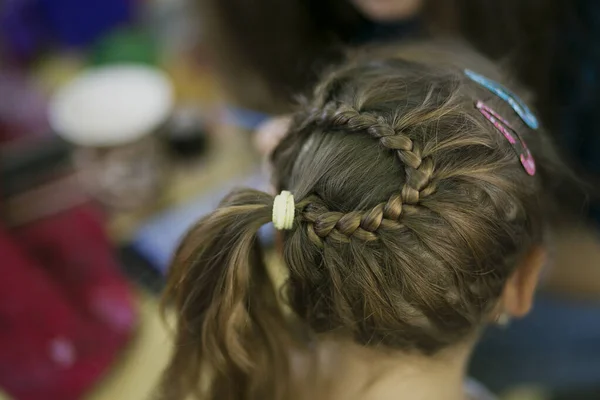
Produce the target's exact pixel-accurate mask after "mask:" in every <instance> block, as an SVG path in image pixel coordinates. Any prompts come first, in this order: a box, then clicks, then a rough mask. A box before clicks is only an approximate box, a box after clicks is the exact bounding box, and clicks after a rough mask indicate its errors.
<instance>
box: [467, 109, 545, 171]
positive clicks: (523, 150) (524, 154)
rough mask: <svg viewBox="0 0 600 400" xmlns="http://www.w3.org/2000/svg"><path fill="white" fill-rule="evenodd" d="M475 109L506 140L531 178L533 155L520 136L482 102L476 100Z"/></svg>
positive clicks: (533, 164)
mask: <svg viewBox="0 0 600 400" xmlns="http://www.w3.org/2000/svg"><path fill="white" fill-rule="evenodd" d="M475 107H476V108H477V109H478V110H479V112H481V114H483V116H484V117H485V118H486V119H487V120H488V121H490V122H491V123H492V124H493V125H494V126H495V127H496V129H498V131H500V133H502V135H503V136H504V137H505V138H506V140H508V142H509V143H510V144H511V146H512V148H513V149H514V150H515V153H517V156H518V157H519V160H520V161H521V164H522V165H523V168H525V171H527V173H528V174H529V175H531V176H534V175H535V171H536V167H535V160H534V159H533V155H532V154H531V152H530V151H529V148H528V147H527V144H525V141H524V140H523V139H522V138H521V136H520V135H519V134H518V133H517V132H516V131H515V129H514V128H513V127H512V126H511V125H510V123H509V122H508V121H506V120H505V119H504V118H502V117H501V116H500V115H499V114H498V113H497V112H495V111H494V110H492V109H491V108H490V107H488V106H487V105H486V104H485V103H484V102H482V101H481V100H478V101H477V102H476V103H475Z"/></svg>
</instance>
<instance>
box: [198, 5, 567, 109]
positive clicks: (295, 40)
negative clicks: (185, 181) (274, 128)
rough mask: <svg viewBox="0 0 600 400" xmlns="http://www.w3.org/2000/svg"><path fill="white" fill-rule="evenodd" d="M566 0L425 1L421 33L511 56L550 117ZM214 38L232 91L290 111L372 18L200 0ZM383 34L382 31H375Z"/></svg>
mask: <svg viewBox="0 0 600 400" xmlns="http://www.w3.org/2000/svg"><path fill="white" fill-rule="evenodd" d="M571 3H572V2H561V1H560V0H503V1H496V0H425V7H424V9H423V11H422V16H421V17H420V19H421V21H422V23H421V28H420V31H419V32H417V34H419V35H421V36H432V35H433V36H454V37H456V36H460V37H463V38H465V39H466V40H468V41H469V42H470V43H471V44H472V45H473V46H474V47H475V48H477V49H478V50H479V51H481V52H482V53H483V54H485V55H486V56H488V57H490V58H491V59H493V60H504V61H506V64H507V66H510V67H511V69H512V70H513V71H515V73H516V75H517V76H518V77H519V79H520V80H521V81H522V82H524V83H526V84H527V85H528V86H529V87H531V88H532V89H534V92H535V93H536V94H537V99H538V100H539V101H540V103H541V105H543V106H544V111H547V112H545V114H546V115H545V116H546V117H549V118H548V119H550V117H552V114H553V111H555V105H554V102H555V101H556V99H555V98H554V96H553V92H550V91H551V88H553V87H554V86H553V74H554V72H555V71H553V70H551V68H550V66H551V65H554V64H555V63H553V62H552V61H554V60H555V59H554V58H553V57H555V56H557V54H560V56H564V53H566V52H568V49H564V48H563V47H564V46H560V41H559V40H558V39H559V37H560V32H559V30H558V27H559V26H560V20H561V18H565V16H566V15H567V14H572V12H569V11H570V10H571V8H573V7H572V4H571ZM197 4H198V5H199V7H198V8H199V15H200V20H201V26H202V27H203V28H204V29H203V33H204V35H205V38H206V42H207V44H208V45H209V46H210V47H211V48H212V50H213V51H212V54H213V57H214V60H215V62H216V64H217V67H218V68H217V71H218V72H219V73H220V74H221V75H222V76H223V78H224V79H223V83H224V85H225V88H226V90H227V92H228V93H230V94H231V95H232V97H233V100H235V101H237V102H238V103H240V104H241V105H243V106H245V107H249V108H254V109H257V110H263V111H267V112H273V113H276V112H287V111H289V107H290V105H291V104H292V103H291V101H290V99H291V98H292V97H293V96H295V95H296V94H298V93H301V92H302V93H304V91H305V90H307V89H309V90H310V88H311V87H312V86H313V84H314V83H315V81H316V79H317V77H318V76H320V74H321V72H322V70H323V68H324V67H328V66H329V65H330V64H331V63H333V62H338V61H341V60H342V59H343V52H344V51H345V50H344V48H345V47H347V46H348V45H352V44H353V42H354V40H355V38H356V37H357V34H358V33H359V32H360V31H361V30H363V29H364V28H365V26H366V24H368V21H367V20H366V18H365V17H363V16H362V15H361V14H360V13H359V12H358V11H357V10H356V9H355V8H354V7H353V6H352V4H351V3H350V0H286V1H280V0H257V1H251V2H250V1H247V0H228V1H222V0H197ZM374 39H377V38H374Z"/></svg>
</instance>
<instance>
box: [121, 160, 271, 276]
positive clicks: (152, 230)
mask: <svg viewBox="0 0 600 400" xmlns="http://www.w3.org/2000/svg"><path fill="white" fill-rule="evenodd" d="M235 187H251V188H255V189H260V190H266V189H267V187H268V177H267V176H266V175H265V174H262V173H260V172H259V173H256V174H254V175H251V176H249V177H247V178H245V179H240V180H233V181H231V182H229V183H227V184H225V185H223V186H221V187H219V188H216V189H214V190H211V191H210V192H209V193H206V194H204V195H201V196H199V197H197V198H196V199H194V200H192V201H190V202H189V203H187V204H185V205H183V206H181V207H178V208H175V209H172V210H168V211H166V212H165V213H163V214H160V215H158V216H157V217H155V218H153V219H152V220H150V221H149V222H148V223H146V224H144V225H143V226H142V227H141V228H140V229H139V230H138V231H137V233H136V234H135V237H134V240H133V243H132V247H133V248H134V250H135V251H136V252H138V253H139V254H140V255H142V256H143V257H144V258H145V259H146V260H147V261H149V262H150V264H152V265H153V266H154V267H155V268H157V269H158V270H160V271H161V272H162V273H166V272H167V268H168V265H169V262H170V261H171V257H172V256H173V254H174V252H175V250H176V248H177V246H178V245H179V242H180V241H181V239H182V238H183V236H184V235H185V233H186V232H187V231H188V230H189V229H190V228H191V227H192V226H193V225H194V224H195V223H196V222H197V221H198V220H199V219H200V218H202V217H203V216H204V215H206V214H208V213H209V212H211V211H212V210H213V209H214V208H215V207H217V206H218V205H219V202H220V201H221V200H222V198H223V197H224V196H225V195H227V193H229V192H230V191H231V190H232V189H234V188H235ZM259 235H260V238H261V240H262V241H263V242H265V243H268V242H270V241H271V240H272V238H273V229H272V227H271V226H270V225H265V226H264V227H263V229H262V230H261V232H259Z"/></svg>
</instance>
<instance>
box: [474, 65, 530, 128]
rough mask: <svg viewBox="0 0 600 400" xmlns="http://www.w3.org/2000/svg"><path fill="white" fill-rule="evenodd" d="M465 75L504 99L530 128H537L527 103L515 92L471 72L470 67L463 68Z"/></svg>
mask: <svg viewBox="0 0 600 400" xmlns="http://www.w3.org/2000/svg"><path fill="white" fill-rule="evenodd" d="M464 72H465V75H466V76H467V77H469V78H470V79H471V80H472V81H474V82H477V83H478V84H480V85H481V86H483V87H484V88H486V89H487V90H489V91H490V92H492V93H494V94H495V95H496V96H498V97H500V98H501V99H502V100H504V101H506V102H507V103H508V104H509V105H510V106H511V107H512V109H513V110H515V112H516V113H517V114H518V115H519V117H521V119H522V120H523V122H525V123H526V124H527V126H529V127H530V128H531V129H537V128H539V126H540V124H539V122H538V120H537V118H536V117H535V115H533V113H532V112H531V110H530V109H529V107H527V105H526V104H525V103H524V102H523V100H521V99H520V98H519V97H518V96H517V95H516V94H514V93H513V92H511V91H510V90H508V89H507V88H505V87H504V86H502V85H501V84H499V83H498V82H495V81H493V80H491V79H489V78H486V77H485V76H483V75H480V74H478V73H477V72H473V71H471V70H470V69H465V71H464Z"/></svg>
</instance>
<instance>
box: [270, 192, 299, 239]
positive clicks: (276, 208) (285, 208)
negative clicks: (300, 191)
mask: <svg viewBox="0 0 600 400" xmlns="http://www.w3.org/2000/svg"><path fill="white" fill-rule="evenodd" d="M294 207H295V204H294V195H293V194H291V193H290V192H288V191H287V190H283V191H282V192H281V193H280V194H279V195H277V196H276V197H275V201H273V225H275V229H277V230H279V231H281V230H289V229H292V226H293V225H294V211H295V210H294Z"/></svg>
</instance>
